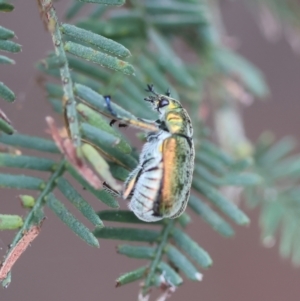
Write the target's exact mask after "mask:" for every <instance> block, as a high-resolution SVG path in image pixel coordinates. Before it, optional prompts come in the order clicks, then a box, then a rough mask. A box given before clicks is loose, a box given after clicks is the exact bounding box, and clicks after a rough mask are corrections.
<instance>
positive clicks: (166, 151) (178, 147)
mask: <svg viewBox="0 0 300 301" xmlns="http://www.w3.org/2000/svg"><path fill="white" fill-rule="evenodd" d="M146 91H148V92H150V93H152V94H153V95H151V96H149V97H147V98H145V100H146V101H147V102H149V103H150V104H151V106H152V108H153V110H155V111H157V112H158V114H159V119H158V120H157V121H148V120H144V119H136V120H130V119H126V118H122V117H119V116H116V115H115V114H114V113H113V112H112V109H111V108H110V105H109V101H110V98H109V97H108V96H106V101H107V105H108V108H109V110H110V111H111V113H112V114H113V115H115V116H116V119H118V120H121V121H122V122H124V123H126V124H128V125H131V126H134V127H137V128H139V129H142V130H144V131H147V132H148V134H147V142H146V143H145V145H144V146H143V149H142V151H141V154H140V158H139V164H138V166H137V167H136V168H135V169H134V170H133V171H132V172H131V173H130V174H129V176H128V178H127V179H126V181H125V183H124V188H123V191H122V193H121V196H122V197H123V198H124V199H128V200H130V202H129V208H130V209H131V210H132V211H133V212H134V214H135V215H136V216H137V217H138V218H139V219H141V220H143V221H146V222H154V221H158V220H161V219H163V218H176V217H178V216H180V215H181V214H182V213H183V212H184V210H185V208H186V205H187V202H188V199H189V195H190V189H191V184H192V177H193V169H194V157H195V150H194V143H193V127H192V123H191V119H190V117H189V115H188V113H187V111H186V110H185V109H184V108H183V107H182V105H181V104H180V102H179V101H178V100H176V99H174V98H171V97H170V92H169V91H168V92H167V93H166V95H163V94H158V93H156V92H155V91H154V89H153V85H148V90H146Z"/></svg>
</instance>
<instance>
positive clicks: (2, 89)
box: [0, 1, 21, 135]
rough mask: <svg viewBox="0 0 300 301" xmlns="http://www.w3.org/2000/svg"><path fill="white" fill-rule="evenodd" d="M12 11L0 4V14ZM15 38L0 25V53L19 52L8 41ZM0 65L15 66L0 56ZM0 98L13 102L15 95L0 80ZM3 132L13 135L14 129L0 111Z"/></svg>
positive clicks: (16, 45) (12, 43)
mask: <svg viewBox="0 0 300 301" xmlns="http://www.w3.org/2000/svg"><path fill="white" fill-rule="evenodd" d="M13 9H14V6H13V5H11V4H9V3H5V2H2V1H1V2H0V14H2V13H3V12H10V11H12V10H13ZM13 38H15V33H14V32H13V31H12V30H10V29H8V28H5V27H3V26H1V25H0V51H6V52H10V53H16V52H20V51H21V45H19V44H17V43H15V42H13V41H10V39H13ZM1 64H10V65H12V64H15V61H14V60H12V59H10V58H8V57H7V56H4V55H0V65H1ZM0 98H2V99H4V100H6V101H8V102H13V101H14V100H15V98H16V96H15V93H14V92H13V91H12V90H11V89H10V88H9V87H7V86H6V85H5V84H4V83H3V82H1V79H0ZM1 131H2V132H4V133H6V134H9V135H11V134H13V132H14V128H13V127H12V125H11V122H10V120H9V119H8V117H7V116H6V115H5V114H4V112H2V110H1V109H0V132H1Z"/></svg>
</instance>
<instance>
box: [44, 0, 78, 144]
mask: <svg viewBox="0 0 300 301" xmlns="http://www.w3.org/2000/svg"><path fill="white" fill-rule="evenodd" d="M39 4H40V9H41V12H42V13H43V17H44V21H45V24H46V26H47V29H48V30H49V32H50V33H51V35H52V41H53V44H54V48H55V53H56V55H57V57H58V58H60V60H61V61H62V62H63V64H62V66H61V67H60V77H61V80H62V84H63V91H64V96H63V103H64V107H65V115H66V122H67V123H68V128H69V131H70V136H71V138H72V142H73V144H74V146H75V147H78V146H79V145H80V143H81V139H80V133H79V125H78V118H77V112H76V101H75V98H74V94H73V82H72V79H71V74H70V70H69V65H68V60H67V57H66V53H65V50H64V43H63V40H62V36H61V31H60V28H59V24H58V19H57V16H56V13H55V9H54V7H53V4H52V1H51V0H39Z"/></svg>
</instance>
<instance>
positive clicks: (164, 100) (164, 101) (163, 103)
mask: <svg viewBox="0 0 300 301" xmlns="http://www.w3.org/2000/svg"><path fill="white" fill-rule="evenodd" d="M168 104H169V101H168V100H167V99H166V98H162V99H161V101H160V102H159V105H158V107H159V108H162V107H165V106H167V105H168Z"/></svg>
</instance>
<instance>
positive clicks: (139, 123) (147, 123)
mask: <svg viewBox="0 0 300 301" xmlns="http://www.w3.org/2000/svg"><path fill="white" fill-rule="evenodd" d="M104 99H105V101H106V106H107V110H108V111H109V113H110V114H111V115H112V116H113V118H114V120H119V121H121V122H122V123H125V124H127V125H130V126H133V127H135V128H138V129H141V130H143V131H146V132H158V131H159V124H158V123H157V122H156V121H153V120H147V119H143V118H138V117H135V116H133V115H132V118H128V117H125V116H121V115H118V114H117V113H116V112H115V111H114V110H113V108H112V106H111V97H110V96H108V95H106V96H104ZM112 123H114V122H113V121H112Z"/></svg>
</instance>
